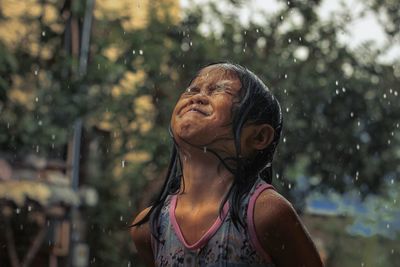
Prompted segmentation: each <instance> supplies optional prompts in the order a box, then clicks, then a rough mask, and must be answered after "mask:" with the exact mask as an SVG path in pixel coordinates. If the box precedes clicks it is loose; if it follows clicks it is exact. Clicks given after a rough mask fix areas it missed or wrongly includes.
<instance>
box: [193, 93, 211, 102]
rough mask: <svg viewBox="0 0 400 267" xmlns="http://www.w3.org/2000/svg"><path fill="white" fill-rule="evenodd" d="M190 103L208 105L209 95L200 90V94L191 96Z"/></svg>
mask: <svg viewBox="0 0 400 267" xmlns="http://www.w3.org/2000/svg"><path fill="white" fill-rule="evenodd" d="M190 103H191V104H200V105H207V104H208V97H207V96H206V95H205V94H204V93H203V92H200V93H198V94H195V95H193V96H192V97H191V98H190Z"/></svg>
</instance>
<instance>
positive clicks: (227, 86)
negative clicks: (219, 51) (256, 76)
mask: <svg viewBox="0 0 400 267" xmlns="http://www.w3.org/2000/svg"><path fill="white" fill-rule="evenodd" d="M240 88H241V83H240V80H239V79H238V78H237V77H235V75H234V74H232V73H229V72H228V73H227V71H226V70H223V69H220V68H217V67H215V66H212V67H207V68H205V69H203V70H202V71H201V72H200V73H199V75H198V76H197V77H196V78H195V79H194V80H193V81H192V83H191V84H190V86H189V87H188V88H187V89H186V90H185V91H184V92H183V93H182V95H181V97H180V98H179V100H178V102H177V104H176V106H175V109H174V111H173V114H172V119H171V127H172V131H173V134H174V137H175V139H176V141H177V142H178V143H182V142H189V143H190V144H192V145H196V146H207V145H210V144H212V143H215V141H216V140H219V139H221V138H222V139H224V138H228V139H231V140H232V129H231V121H232V107H233V104H234V102H236V101H237V98H238V97H237V96H238V94H239V91H240ZM189 140H190V141H189ZM218 143H221V142H219V141H218ZM230 143H232V141H230ZM220 145H222V144H220Z"/></svg>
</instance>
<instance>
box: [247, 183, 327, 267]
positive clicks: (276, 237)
mask: <svg viewBox="0 0 400 267" xmlns="http://www.w3.org/2000/svg"><path fill="white" fill-rule="evenodd" d="M253 216H254V226H255V228H256V229H255V230H256V233H257V237H258V240H259V241H260V243H261V245H262V247H263V249H264V250H265V251H266V252H267V253H268V254H269V255H270V256H271V257H272V259H273V261H274V263H275V265H276V266H277V267H280V266H307V267H320V266H323V265H322V262H321V259H320V256H319V254H318V251H317V249H316V247H315V245H314V243H313V241H312V239H311V237H310V235H309V233H308V232H307V230H306V228H305V226H304V225H303V223H302V222H301V219H300V218H299V216H298V215H297V213H296V211H295V209H294V208H293V205H292V204H291V203H290V202H289V201H288V200H287V199H285V198H284V197H283V196H282V195H280V194H279V193H278V192H276V191H275V190H264V191H263V192H262V193H261V194H260V195H259V197H258V198H257V200H256V203H255V207H254V214H253Z"/></svg>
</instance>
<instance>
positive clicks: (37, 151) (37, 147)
mask: <svg viewBox="0 0 400 267" xmlns="http://www.w3.org/2000/svg"><path fill="white" fill-rule="evenodd" d="M39 150H40V149H39V145H37V146H36V153H39Z"/></svg>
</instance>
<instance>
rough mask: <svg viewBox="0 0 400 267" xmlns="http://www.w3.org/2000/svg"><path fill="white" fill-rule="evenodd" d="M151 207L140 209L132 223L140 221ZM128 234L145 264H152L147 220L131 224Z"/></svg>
mask: <svg viewBox="0 0 400 267" xmlns="http://www.w3.org/2000/svg"><path fill="white" fill-rule="evenodd" d="M150 209H151V207H148V208H146V209H144V210H142V211H141V212H140V213H139V214H138V215H137V216H136V218H135V219H134V221H133V223H132V225H134V224H136V223H138V222H140V221H141V220H142V219H143V218H144V217H146V215H147V213H148V212H149V211H150ZM130 235H131V237H132V239H133V242H134V243H135V247H136V249H137V251H138V254H140V255H141V256H142V259H143V261H144V262H145V263H146V265H147V266H153V263H152V262H153V253H152V248H151V231H150V226H149V222H148V221H147V222H145V223H143V224H140V225H137V226H133V227H131V229H130Z"/></svg>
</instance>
